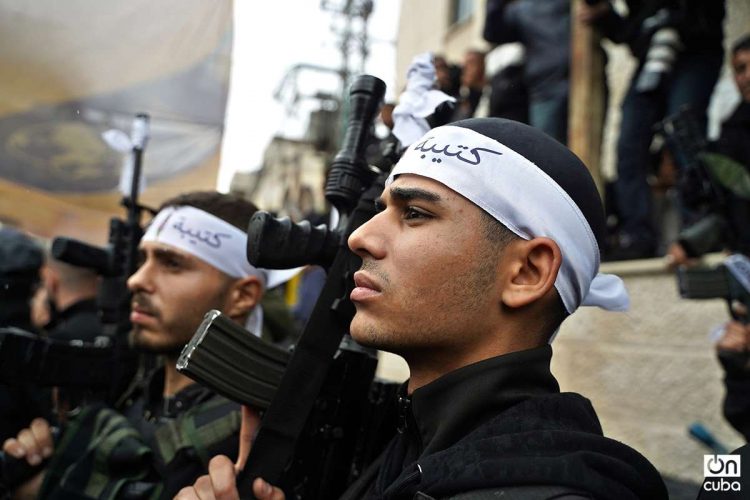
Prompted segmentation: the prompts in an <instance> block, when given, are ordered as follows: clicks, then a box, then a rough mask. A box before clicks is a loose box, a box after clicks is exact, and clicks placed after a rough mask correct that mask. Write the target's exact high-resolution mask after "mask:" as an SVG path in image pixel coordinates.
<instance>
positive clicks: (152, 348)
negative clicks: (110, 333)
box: [130, 328, 184, 358]
mask: <svg viewBox="0 0 750 500" xmlns="http://www.w3.org/2000/svg"><path fill="white" fill-rule="evenodd" d="M154 337H155V335H151V334H150V332H148V331H146V330H141V329H138V328H136V329H134V330H133V331H131V332H130V345H131V346H132V347H133V348H134V349H135V350H136V351H138V352H142V353H146V354H156V355H160V356H167V357H170V358H171V357H174V358H176V357H178V356H179V355H180V353H181V352H182V348H183V347H184V344H175V343H173V342H163V341H160V339H158V338H154Z"/></svg>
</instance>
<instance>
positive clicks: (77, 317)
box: [35, 254, 102, 342]
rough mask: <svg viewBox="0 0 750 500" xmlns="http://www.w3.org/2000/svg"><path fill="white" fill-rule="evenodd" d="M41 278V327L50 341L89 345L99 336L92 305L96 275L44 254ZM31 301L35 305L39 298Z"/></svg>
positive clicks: (94, 297) (94, 306) (94, 298)
mask: <svg viewBox="0 0 750 500" xmlns="http://www.w3.org/2000/svg"><path fill="white" fill-rule="evenodd" d="M41 275H42V287H43V290H44V292H42V293H44V294H45V295H46V299H47V305H48V311H49V313H48V314H49V319H48V322H47V323H46V324H45V325H44V328H45V329H46V330H47V333H48V335H49V336H50V338H52V339H54V340H83V341H85V342H93V341H94V339H95V338H96V337H98V336H100V335H101V334H102V324H101V321H100V319H99V312H98V309H97V305H96V294H97V290H98V285H99V277H98V276H97V274H96V273H95V272H94V271H93V270H91V269H87V268H85V267H78V266H73V265H70V264H67V263H65V262H62V261H59V260H57V259H55V258H54V257H52V256H51V255H49V254H48V255H47V261H46V264H45V266H44V267H43V268H42V273H41ZM35 301H37V302H39V298H37V297H35Z"/></svg>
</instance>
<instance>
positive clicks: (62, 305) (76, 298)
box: [55, 292, 96, 311]
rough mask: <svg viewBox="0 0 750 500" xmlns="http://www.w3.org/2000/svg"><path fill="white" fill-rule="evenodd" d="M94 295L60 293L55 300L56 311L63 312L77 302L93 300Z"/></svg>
mask: <svg viewBox="0 0 750 500" xmlns="http://www.w3.org/2000/svg"><path fill="white" fill-rule="evenodd" d="M94 298H96V295H81V294H78V293H62V292H61V293H60V294H59V295H58V296H57V297H56V299H55V306H56V307H57V310H58V311H64V310H66V309H67V308H69V307H70V306H72V305H73V304H75V303H77V302H82V301H84V300H93V299H94Z"/></svg>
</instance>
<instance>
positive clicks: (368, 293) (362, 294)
mask: <svg viewBox="0 0 750 500" xmlns="http://www.w3.org/2000/svg"><path fill="white" fill-rule="evenodd" d="M380 293H381V290H380V287H379V286H378V285H377V283H376V282H375V280H373V279H372V278H370V277H369V276H368V275H367V274H366V273H364V272H363V271H357V272H356V273H354V290H352V293H351V294H350V295H349V298H350V299H352V301H353V302H361V301H363V300H367V299H369V298H372V297H376V296H378V295H380Z"/></svg>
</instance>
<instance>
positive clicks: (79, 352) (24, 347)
mask: <svg viewBox="0 0 750 500" xmlns="http://www.w3.org/2000/svg"><path fill="white" fill-rule="evenodd" d="M148 124H149V117H148V115H145V114H139V115H137V116H136V118H135V121H134V123H133V131H132V134H131V141H132V154H133V179H132V181H131V186H130V196H129V197H127V196H125V197H124V198H123V201H122V204H123V205H124V206H125V208H126V209H127V218H126V219H125V220H121V219H118V218H112V219H111V220H110V226H109V243H108V245H107V247H106V248H99V247H95V246H92V245H89V244H87V243H84V242H81V241H77V240H74V239H70V238H55V240H53V242H52V250H51V252H52V255H53V256H54V257H55V258H56V259H58V260H61V261H63V262H67V263H69V264H72V265H75V266H79V267H87V268H90V269H93V270H95V271H96V272H97V273H98V274H99V275H100V276H101V277H102V280H101V283H100V286H99V293H98V297H97V302H98V306H99V310H100V314H101V320H102V335H101V336H100V337H97V338H96V339H95V341H94V342H82V341H77V340H74V341H59V340H55V339H49V338H41V337H39V336H37V335H33V334H31V333H28V332H24V331H22V330H18V329H12V328H9V329H0V382H4V383H8V384H10V385H14V384H17V383H29V382H31V383H34V384H36V385H38V386H42V387H50V386H57V387H65V388H75V389H83V390H85V392H86V393H87V394H88V395H91V396H93V397H95V398H103V399H104V400H106V401H107V402H109V403H112V404H114V403H116V401H117V399H118V398H120V397H121V396H122V394H123V392H124V391H125V390H126V389H127V388H128V386H129V385H130V383H131V381H132V379H133V377H134V376H135V374H136V372H137V369H138V361H139V360H138V356H137V355H136V353H135V352H134V351H133V350H132V349H130V348H129V346H128V339H127V337H128V334H129V332H130V329H131V325H130V321H129V315H130V294H129V292H128V289H127V279H128V277H129V276H130V275H131V274H133V273H134V272H135V270H136V267H137V252H138V243H139V242H140V239H141V236H142V235H143V231H142V229H141V226H140V219H141V213H142V211H143V207H141V206H140V205H139V204H138V191H139V179H140V172H141V164H142V159H143V152H144V149H145V145H146V142H147V140H148ZM0 455H2V454H0ZM43 466H44V464H42V465H40V466H36V467H31V466H29V465H28V463H27V462H26V461H25V460H16V459H14V458H12V457H6V456H4V455H2V456H0V485H1V486H2V487H5V488H10V489H12V488H13V487H14V486H15V485H18V484H20V483H22V482H23V481H25V480H26V479H28V478H29V477H31V476H32V475H33V474H34V473H36V472H37V471H38V470H39V469H40V468H41V467H43ZM0 489H1V488H0Z"/></svg>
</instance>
